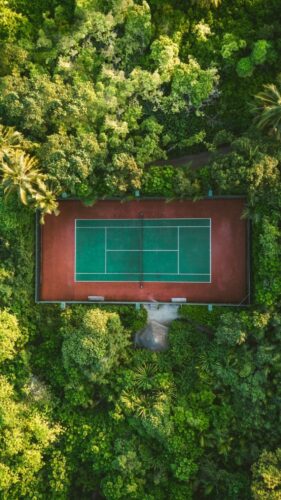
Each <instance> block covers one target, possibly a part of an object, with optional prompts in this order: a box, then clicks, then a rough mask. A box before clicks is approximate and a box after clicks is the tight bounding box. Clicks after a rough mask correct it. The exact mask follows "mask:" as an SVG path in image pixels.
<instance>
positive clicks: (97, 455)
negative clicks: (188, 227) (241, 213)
mask: <svg viewBox="0 0 281 500" xmlns="http://www.w3.org/2000/svg"><path fill="white" fill-rule="evenodd" d="M280 11H281V2H280V0H272V1H271V2H269V1H267V0H232V1H231V0H148V1H142V0H76V1H75V0H40V1H34V2H30V1H28V0H0V50H1V57H0V88H1V89H0V181H1V190H0V498H1V499H4V500H14V499H53V500H58V499H69V498H70V499H77V500H78V499H79V500H88V499H89V500H90V499H103V498H105V499H111V500H117V499H121V500H128V499H138V500H168V499H173V500H188V499H201V498H202V499H205V498H206V499H208V498H210V499H215V500H216V499H219V500H249V499H251V498H253V499H256V500H280V499H281V417H280V410H281V313H280V307H281V300H280V299H281V273H280V270H281V265H280V264H281V245H280V231H281V223H280V222H281V195H280V193H281V180H280V165H281V143H280V139H281V64H280V63H281V57H280V53H281V24H280ZM222 145H229V146H230V152H229V153H228V154H224V155H223V154H220V153H219V151H220V146H222ZM199 151H210V152H213V156H212V161H211V162H210V163H209V164H208V165H205V166H203V167H202V168H199V169H196V170H194V169H192V168H191V167H190V166H189V165H186V167H182V168H177V169H175V168H174V167H173V166H171V165H169V162H167V166H165V167H159V166H155V163H156V161H157V160H160V159H166V160H169V159H171V158H175V157H179V156H183V155H187V154H189V153H196V152H199ZM136 189H138V190H140V192H141V194H143V195H146V196H149V195H152V196H155V195H157V196H162V197H165V198H167V199H173V198H193V199H199V198H200V197H203V196H205V195H206V193H207V192H208V189H212V190H213V192H214V193H215V194H216V195H223V194H238V195H239V194H243V195H246V197H247V209H246V211H245V217H249V218H250V220H251V223H252V233H253V235H252V236H253V238H252V240H253V241H252V270H253V284H252V288H253V297H252V305H251V306H250V307H249V308H236V309H234V308H220V307H214V308H213V311H208V310H207V308H206V307H203V306H182V309H181V317H180V319H179V320H177V321H174V322H173V323H172V325H171V328H170V331H169V343H170V348H169V350H168V351H167V352H165V353H158V354H156V353H153V352H149V351H146V350H141V349H135V348H134V345H133V342H132V338H133V334H134V332H135V331H136V330H138V329H140V328H141V327H143V326H144V325H145V323H146V313H145V310H142V309H141V310H139V311H137V310H135V309H134V307H133V306H132V307H131V306H122V307H118V306H114V307H108V306H106V307H103V308H98V307H95V306H82V305H76V306H73V307H67V309H66V310H65V311H62V310H61V309H60V308H59V306H58V305H42V304H41V305H39V304H35V302H34V266H35V264H34V261H35V259H34V211H35V209H38V210H39V211H40V212H41V215H42V222H44V217H45V215H46V214H48V213H55V214H57V213H58V206H57V198H58V196H59V195H61V194H62V193H65V194H66V195H68V196H74V197H78V198H80V199H81V200H82V201H83V202H85V203H87V204H91V203H93V202H94V201H95V200H96V199H98V198H101V197H112V196H115V197H121V198H125V199H130V197H132V195H133V194H134V191H135V190H136Z"/></svg>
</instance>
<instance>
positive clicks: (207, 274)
mask: <svg viewBox="0 0 281 500" xmlns="http://www.w3.org/2000/svg"><path fill="white" fill-rule="evenodd" d="M76 274H136V275H137V274H140V273H134V272H132V273H123V272H119V273H76ZM143 274H147V275H150V274H152V275H153V276H154V275H156V274H159V275H160V276H162V275H163V274H164V275H165V276H177V274H178V273H143ZM180 276H210V273H180Z"/></svg>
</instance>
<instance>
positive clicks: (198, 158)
mask: <svg viewBox="0 0 281 500" xmlns="http://www.w3.org/2000/svg"><path fill="white" fill-rule="evenodd" d="M230 151H231V146H224V147H221V148H219V149H218V150H217V151H215V152H214V153H213V152H210V151H204V153H197V154H192V155H186V156H181V157H180V158H174V159H168V160H157V161H154V162H151V163H149V164H148V166H163V167H164V166H165V165H172V166H173V167H184V166H186V165H188V164H190V166H191V167H192V168H199V167H203V166H204V165H207V164H208V163H209V162H210V161H211V160H212V159H213V157H214V156H215V155H217V154H219V155H225V154H228V153H229V152H230Z"/></svg>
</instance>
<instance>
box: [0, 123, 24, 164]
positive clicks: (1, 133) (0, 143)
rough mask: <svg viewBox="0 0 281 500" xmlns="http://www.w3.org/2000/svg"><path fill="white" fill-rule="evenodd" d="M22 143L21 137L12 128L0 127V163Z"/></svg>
mask: <svg viewBox="0 0 281 500" xmlns="http://www.w3.org/2000/svg"><path fill="white" fill-rule="evenodd" d="M22 142H23V136H22V135H21V134H20V132H17V131H16V130H15V129H14V128H13V127H4V126H3V125H0V161H3V159H4V157H5V156H10V154H13V152H14V150H15V149H19V148H20V145H21V143H22Z"/></svg>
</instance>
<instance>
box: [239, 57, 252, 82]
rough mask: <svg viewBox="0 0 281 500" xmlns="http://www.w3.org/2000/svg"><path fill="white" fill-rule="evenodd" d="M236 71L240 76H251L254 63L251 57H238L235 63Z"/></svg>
mask: <svg viewBox="0 0 281 500" xmlns="http://www.w3.org/2000/svg"><path fill="white" fill-rule="evenodd" d="M236 71H237V74H238V76H240V77H241V78H247V77H248V76H251V75H252V74H253V71H254V63H253V61H252V59H251V58H250V57H242V59H240V61H238V63H237V66H236Z"/></svg>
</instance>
